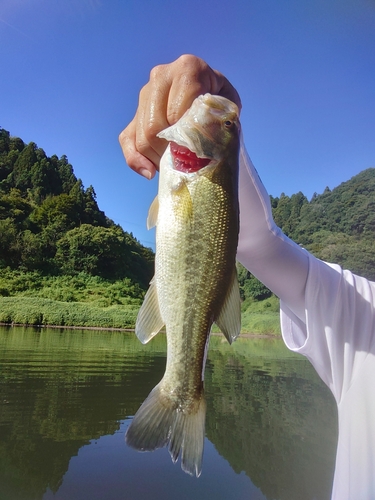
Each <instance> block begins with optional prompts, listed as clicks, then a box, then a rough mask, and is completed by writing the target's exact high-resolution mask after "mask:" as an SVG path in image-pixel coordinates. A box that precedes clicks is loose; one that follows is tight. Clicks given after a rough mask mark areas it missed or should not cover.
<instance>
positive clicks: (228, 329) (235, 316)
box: [215, 268, 241, 344]
mask: <svg viewBox="0 0 375 500" xmlns="http://www.w3.org/2000/svg"><path fill="white" fill-rule="evenodd" d="M215 323H216V324H217V326H218V327H219V328H220V330H221V331H222V332H223V334H224V335H225V337H226V339H227V340H228V342H229V343H230V344H231V343H232V342H233V341H234V340H236V338H237V337H238V335H239V334H240V332H241V297H240V290H239V286H238V278H237V273H236V268H234V269H233V275H232V281H231V285H230V287H229V289H228V294H227V296H226V299H225V302H224V305H223V307H222V308H221V311H220V314H219V316H218V317H217V318H216V320H215Z"/></svg>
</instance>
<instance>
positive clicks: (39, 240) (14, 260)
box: [0, 128, 154, 288]
mask: <svg viewBox="0 0 375 500" xmlns="http://www.w3.org/2000/svg"><path fill="white" fill-rule="evenodd" d="M153 260H154V254H153V252H152V250H151V249H149V248H145V247H143V246H142V245H141V244H140V243H139V242H138V241H137V240H136V239H135V238H134V237H133V235H132V234H131V233H128V232H126V231H124V230H123V229H122V228H121V227H120V226H119V225H117V224H115V223H114V222H113V221H111V220H110V219H108V217H106V216H105V214H104V212H102V211H101V210H100V209H99V207H98V204H97V202H96V195H95V191H94V188H93V187H92V186H89V187H88V188H86V189H85V188H84V186H83V184H82V181H81V180H80V179H77V178H76V176H75V175H74V172H73V167H72V165H70V163H69V162H68V159H67V157H66V156H62V157H61V158H58V157H57V156H55V155H53V156H51V157H48V156H47V155H46V154H45V152H44V151H43V149H41V148H38V147H37V145H36V144H35V143H33V142H31V143H29V144H25V143H24V142H23V141H22V139H20V138H18V137H11V136H10V134H9V132H7V131H6V130H4V129H2V128H0V269H1V268H3V269H4V268H8V269H12V270H20V271H24V272H31V271H39V272H40V273H42V274H43V275H76V274H78V273H86V274H88V275H92V276H100V277H102V278H105V279H111V280H118V279H120V280H121V279H123V278H130V279H131V280H132V281H134V282H135V283H139V284H140V285H141V286H142V288H146V287H147V285H148V282H149V280H150V279H151V277H152V273H153Z"/></svg>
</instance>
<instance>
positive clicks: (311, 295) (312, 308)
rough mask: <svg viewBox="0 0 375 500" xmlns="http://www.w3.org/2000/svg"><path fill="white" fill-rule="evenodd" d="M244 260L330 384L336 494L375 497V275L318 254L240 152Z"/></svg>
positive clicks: (290, 342)
mask: <svg viewBox="0 0 375 500" xmlns="http://www.w3.org/2000/svg"><path fill="white" fill-rule="evenodd" d="M239 196H240V238H239V246H238V255H237V258H238V260H239V261H240V262H241V263H242V264H243V265H244V266H245V267H246V268H247V269H249V271H250V272H251V273H252V274H254V276H256V277H257V278H258V279H259V280H261V281H262V282H263V283H264V284H265V285H266V286H267V287H268V288H270V290H272V291H273V292H274V293H275V294H276V295H277V296H278V297H279V298H280V299H281V300H280V308H281V329H282V335H283V339H284V342H285V343H286V345H287V347H288V348H289V349H291V350H293V351H295V352H298V353H300V354H303V355H304V356H306V357H307V358H308V359H309V360H310V361H311V363H312V364H313V366H314V368H315V369H316V371H317V372H318V374H319V375H320V377H321V378H322V379H323V381H324V382H325V383H326V384H327V385H328V387H329V388H330V389H331V391H332V393H333V395H334V397H335V399H336V402H337V407H338V420H339V438H338V447H337V454H336V467H335V476H334V484H333V491H332V499H334V500H374V499H375V283H373V282H370V281H368V280H366V279H365V278H361V277H358V276H356V275H354V274H352V273H351V272H350V271H346V270H345V271H344V270H342V269H341V268H340V266H338V265H333V264H327V263H325V262H322V261H320V260H319V259H316V258H315V257H314V256H312V255H311V254H309V253H308V252H307V251H306V250H304V249H303V248H301V247H300V246H299V245H297V244H296V243H294V242H293V241H291V240H290V239H289V238H287V237H286V236H285V235H284V234H283V233H282V231H281V230H280V229H279V228H278V227H277V226H276V225H275V223H274V221H273V218H272V211H271V205H270V201H269V196H268V194H267V192H266V190H265V189H264V186H263V184H262V182H261V181H260V179H259V176H258V174H257V172H256V170H255V168H254V166H253V165H252V163H251V160H250V159H249V157H248V155H247V153H246V151H245V149H244V147H243V146H242V147H241V152H240V177H239Z"/></svg>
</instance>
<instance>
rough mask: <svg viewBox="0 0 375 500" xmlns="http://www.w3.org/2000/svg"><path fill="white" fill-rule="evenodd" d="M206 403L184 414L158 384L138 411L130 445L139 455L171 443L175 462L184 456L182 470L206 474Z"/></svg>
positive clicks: (129, 435) (128, 437)
mask: <svg viewBox="0 0 375 500" xmlns="http://www.w3.org/2000/svg"><path fill="white" fill-rule="evenodd" d="M205 420H206V401H205V398H204V394H203V391H202V394H201V397H200V400H199V401H198V402H197V403H196V404H194V408H193V409H192V410H190V411H187V410H181V409H180V408H178V407H177V406H176V403H175V401H172V400H171V399H170V398H168V396H167V395H166V394H165V393H163V392H162V390H161V387H160V384H158V385H157V386H156V387H155V388H154V389H153V390H152V391H151V392H150V394H149V396H148V397H147V399H146V400H145V401H144V403H143V404H142V406H141V407H140V408H139V410H138V411H137V413H136V415H135V416H134V419H133V421H132V423H131V424H130V426H129V428H128V430H127V432H126V437H125V439H126V443H127V444H128V445H129V446H131V447H132V448H135V449H136V450H139V451H153V450H156V449H157V448H162V447H163V446H166V445H167V444H168V443H169V453H170V455H171V458H172V460H173V462H176V461H177V459H178V457H179V456H180V455H181V467H182V469H183V470H184V471H185V472H187V473H188V474H190V475H192V476H194V475H196V476H197V477H199V476H200V474H201V471H202V457H203V445H204V429H205Z"/></svg>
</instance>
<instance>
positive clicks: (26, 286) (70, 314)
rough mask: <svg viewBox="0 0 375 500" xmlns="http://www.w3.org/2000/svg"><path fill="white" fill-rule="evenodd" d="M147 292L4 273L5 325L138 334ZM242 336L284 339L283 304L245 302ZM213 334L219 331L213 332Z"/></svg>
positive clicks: (79, 278)
mask: <svg viewBox="0 0 375 500" xmlns="http://www.w3.org/2000/svg"><path fill="white" fill-rule="evenodd" d="M144 293H145V291H144V290H142V289H141V288H140V287H139V285H137V284H134V283H132V281H131V280H129V279H124V280H121V281H109V280H104V279H102V278H99V277H93V276H89V275H86V274H84V273H80V274H78V275H76V276H42V275H40V274H38V273H22V272H18V271H9V270H2V271H1V272H0V323H14V324H24V325H56V326H81V327H98V328H134V325H135V320H136V316H137V313H138V309H139V307H140V305H141V303H142V300H143V297H144ZM241 309H242V332H246V333H260V334H274V335H275V334H276V335H278V334H280V325H279V301H278V299H277V298H276V297H270V298H269V299H266V300H263V301H254V300H251V299H247V300H245V302H243V304H242V308H241ZM214 331H219V330H218V329H217V328H216V327H214Z"/></svg>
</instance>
